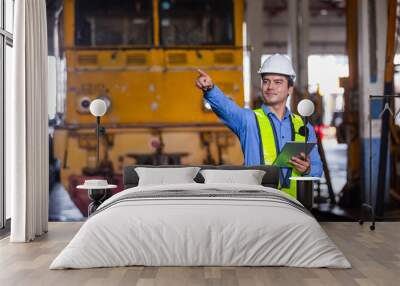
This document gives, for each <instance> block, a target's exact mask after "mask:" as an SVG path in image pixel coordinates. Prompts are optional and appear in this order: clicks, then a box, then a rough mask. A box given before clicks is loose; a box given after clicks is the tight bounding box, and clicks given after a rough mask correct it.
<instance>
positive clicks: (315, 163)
mask: <svg viewBox="0 0 400 286" xmlns="http://www.w3.org/2000/svg"><path fill="white" fill-rule="evenodd" d="M204 98H205V99H206V100H207V102H208V103H209V104H210V105H211V108H212V110H213V111H214V112H215V114H216V115H217V116H218V117H219V118H220V119H221V120H222V122H223V123H224V124H225V125H227V126H228V127H229V128H230V129H231V130H232V131H233V132H234V133H235V134H236V136H237V137H238V138H239V140H240V145H241V147H242V151H243V155H244V164H245V165H260V164H261V158H260V152H259V150H260V137H259V133H258V129H257V122H256V117H255V116H254V112H253V111H252V110H251V109H248V108H241V107H239V106H238V105H237V104H236V103H235V102H234V101H233V100H231V99H229V98H228V97H226V96H225V95H224V94H223V92H222V91H221V90H220V89H219V88H218V87H217V86H214V88H213V89H211V90H209V91H207V92H205V93H204ZM262 109H263V110H264V112H265V114H266V115H269V114H271V118H272V121H273V124H274V127H275V130H276V135H277V137H278V138H277V140H276V141H277V142H278V144H279V150H282V148H283V146H284V145H285V144H286V142H288V141H293V139H292V128H291V119H290V115H291V114H292V112H291V111H290V110H289V109H286V113H285V115H284V117H283V119H282V120H280V119H279V118H278V117H277V116H276V115H275V114H274V113H273V112H271V111H270V110H269V108H268V106H267V105H265V104H263V105H262ZM307 128H308V142H317V138H316V135H315V131H314V128H313V127H312V125H311V124H309V123H308V124H307ZM310 161H311V166H310V173H309V176H313V177H321V175H322V162H321V158H320V156H319V153H318V148H317V146H315V147H314V148H313V150H312V151H311V153H310ZM281 170H282V172H281V180H282V181H283V178H286V175H287V172H288V170H289V169H288V168H281ZM282 177H283V178H282Z"/></svg>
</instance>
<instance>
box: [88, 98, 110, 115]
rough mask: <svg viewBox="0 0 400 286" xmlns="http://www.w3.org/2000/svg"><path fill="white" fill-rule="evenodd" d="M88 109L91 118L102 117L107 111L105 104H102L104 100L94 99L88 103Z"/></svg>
mask: <svg viewBox="0 0 400 286" xmlns="http://www.w3.org/2000/svg"><path fill="white" fill-rule="evenodd" d="M89 109H90V113H91V114H92V115H93V116H96V117H98V116H103V115H104V114H105V113H106V111H107V104H106V103H105V102H104V100H101V99H95V100H93V101H92V102H91V103H90V107H89Z"/></svg>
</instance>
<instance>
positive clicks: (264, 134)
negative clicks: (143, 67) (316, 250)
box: [196, 54, 322, 198]
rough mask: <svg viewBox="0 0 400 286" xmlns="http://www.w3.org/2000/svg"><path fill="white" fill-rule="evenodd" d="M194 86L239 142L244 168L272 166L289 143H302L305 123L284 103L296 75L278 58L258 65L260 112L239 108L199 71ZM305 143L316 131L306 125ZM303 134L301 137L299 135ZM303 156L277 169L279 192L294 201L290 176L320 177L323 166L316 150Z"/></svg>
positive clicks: (288, 63)
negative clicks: (278, 170)
mask: <svg viewBox="0 0 400 286" xmlns="http://www.w3.org/2000/svg"><path fill="white" fill-rule="evenodd" d="M198 72H199V77H198V78H197V80H196V86H197V87H198V88H199V89H201V90H203V92H204V97H205V99H206V100H207V101H208V102H209V104H210V105H211V108H212V110H213V111H214V112H215V113H216V114H217V116H218V117H219V118H220V119H221V120H222V121H223V122H224V123H225V125H227V126H228V127H229V128H230V129H231V130H232V131H233V132H234V133H235V134H236V135H237V136H238V137H239V140H240V145H241V147H242V151H243V155H244V161H245V165H263V164H266V165H271V164H272V162H273V161H274V160H275V158H276V156H277V154H278V153H279V152H280V151H281V150H282V148H283V146H284V145H285V144H286V142H288V141H299V142H304V140H305V137H304V136H305V134H304V133H305V132H304V131H303V132H301V129H303V130H304V122H303V120H302V118H301V117H300V116H299V115H295V114H293V113H292V112H291V111H290V110H289V109H288V108H287V107H286V102H287V99H288V97H289V95H290V94H291V93H292V92H293V85H294V81H295V79H296V74H295V72H294V70H293V67H292V63H291V61H290V60H289V59H288V58H287V57H285V56H283V55H279V54H275V55H273V56H270V57H268V59H266V60H265V61H264V63H263V64H262V65H261V68H260V70H259V71H258V73H259V74H260V75H261V88H262V97H263V101H264V104H263V105H262V106H261V108H259V109H256V110H250V109H247V108H241V107H239V106H238V105H237V104H236V103H234V102H233V101H232V100H231V99H229V98H228V97H226V96H225V95H224V94H223V93H222V91H221V90H220V89H219V88H218V87H217V86H215V85H214V83H213V81H212V79H211V77H210V76H209V75H207V74H206V73H205V72H203V71H201V70H198ZM307 128H308V132H307V133H308V138H307V141H308V142H316V141H317V140H316V135H315V131H314V129H313V128H312V126H311V124H307ZM302 133H303V134H302ZM304 155H305V154H304V153H301V154H299V155H298V156H295V157H292V158H291V160H290V161H289V162H290V164H291V165H292V168H281V169H280V188H281V189H282V190H283V191H284V192H286V193H288V194H289V195H291V196H293V197H295V198H296V196H297V192H296V182H295V181H291V180H289V178H290V177H291V176H303V175H308V176H315V177H320V176H321V175H322V163H321V159H320V156H319V154H318V149H317V147H314V149H313V150H312V151H311V153H310V156H307V157H305V156H304Z"/></svg>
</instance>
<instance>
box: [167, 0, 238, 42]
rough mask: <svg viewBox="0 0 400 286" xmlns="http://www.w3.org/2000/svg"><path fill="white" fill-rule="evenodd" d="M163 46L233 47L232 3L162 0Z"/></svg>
mask: <svg viewBox="0 0 400 286" xmlns="http://www.w3.org/2000/svg"><path fill="white" fill-rule="evenodd" d="M159 9H160V32H161V35H160V41H161V45H163V46H167V47H168V46H169V47H171V46H198V45H205V46H216V45H233V44H234V36H233V35H234V24H233V0H160V2H159Z"/></svg>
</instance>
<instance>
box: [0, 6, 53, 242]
mask: <svg viewBox="0 0 400 286" xmlns="http://www.w3.org/2000/svg"><path fill="white" fill-rule="evenodd" d="M14 11H15V16H14V29H15V30H14V48H13V52H14V54H13V56H14V62H15V65H14V71H13V75H12V78H13V83H12V84H13V94H12V96H11V97H8V98H6V106H7V110H6V166H7V168H6V187H8V188H10V190H11V194H12V195H11V237H10V241H12V242H28V241H31V240H33V239H35V237H36V236H40V235H42V234H43V233H45V232H47V226H48V193H49V190H48V189H49V186H48V181H49V180H48V170H49V167H48V162H49V159H48V127H47V124H48V122H47V112H48V110H47V23H46V2H45V0H17V1H15V10H14Z"/></svg>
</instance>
